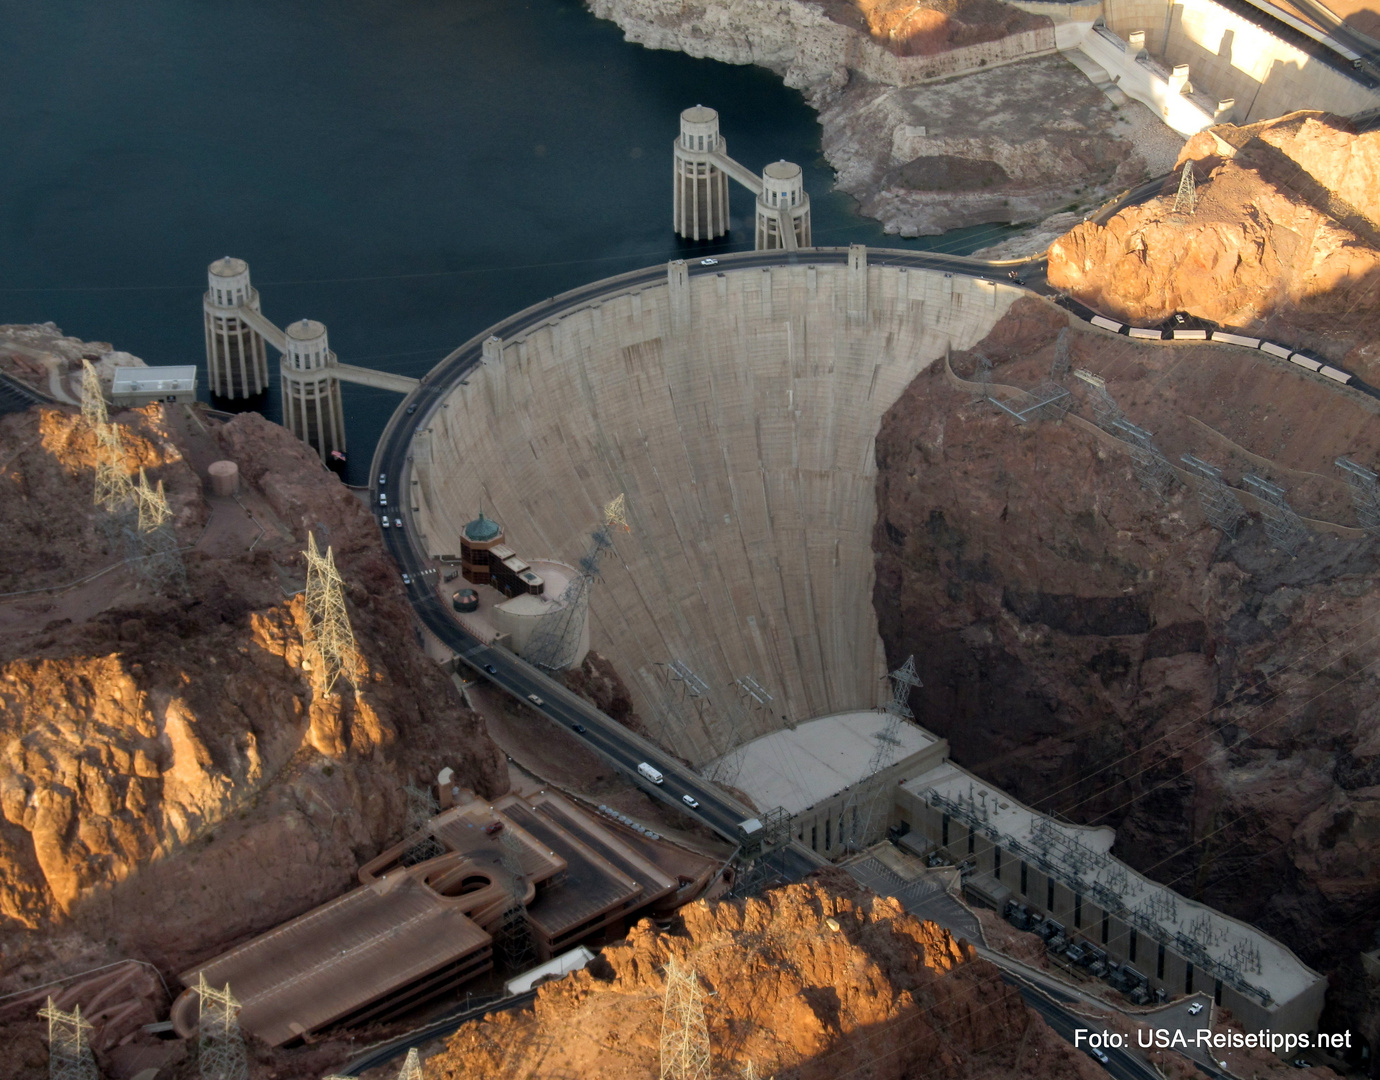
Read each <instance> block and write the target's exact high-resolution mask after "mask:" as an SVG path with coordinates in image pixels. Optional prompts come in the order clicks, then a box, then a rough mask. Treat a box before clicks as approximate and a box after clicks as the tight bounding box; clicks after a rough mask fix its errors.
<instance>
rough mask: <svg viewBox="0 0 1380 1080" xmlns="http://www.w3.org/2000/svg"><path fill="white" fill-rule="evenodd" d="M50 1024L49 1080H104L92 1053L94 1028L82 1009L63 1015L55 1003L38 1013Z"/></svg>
mask: <svg viewBox="0 0 1380 1080" xmlns="http://www.w3.org/2000/svg"><path fill="white" fill-rule="evenodd" d="M38 1015H39V1017H40V1018H41V1019H44V1020H47V1021H48V1080H100V1073H99V1072H97V1071H96V1059H95V1058H94V1057H93V1056H92V1054H91V1030H92V1028H91V1025H90V1024H88V1023H87V1022H86V1021H85V1020H83V1019H82V1018H81V1006H80V1005H78V1006H77V1007H76V1008H75V1009H73V1010H72V1011H71V1012H63V1011H62V1010H61V1009H59V1008H58V1007H57V1006H56V1005H54V1004H53V999H52V996H51V995H49V997H48V1004H47V1005H45V1006H44V1007H43V1008H41V1009H40V1010H39V1011H38Z"/></svg>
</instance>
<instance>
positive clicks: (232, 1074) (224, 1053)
mask: <svg viewBox="0 0 1380 1080" xmlns="http://www.w3.org/2000/svg"><path fill="white" fill-rule="evenodd" d="M196 992H197V997H198V998H199V999H200V1002H201V1014H200V1018H199V1020H198V1023H197V1032H198V1035H199V1036H200V1042H199V1044H198V1047H197V1062H198V1064H199V1065H200V1067H201V1080H249V1059H248V1057H247V1056H246V1054H245V1050H244V1035H243V1034H241V1033H240V1003H239V1001H238V1000H236V998H235V995H234V994H232V993H231V992H230V984H229V983H226V984H225V989H223V990H217V989H215V988H214V987H212V986H210V985H209V984H208V983H207V982H206V973H205V972H204V971H203V972H201V973H200V974H199V975H198V977H197V986H196Z"/></svg>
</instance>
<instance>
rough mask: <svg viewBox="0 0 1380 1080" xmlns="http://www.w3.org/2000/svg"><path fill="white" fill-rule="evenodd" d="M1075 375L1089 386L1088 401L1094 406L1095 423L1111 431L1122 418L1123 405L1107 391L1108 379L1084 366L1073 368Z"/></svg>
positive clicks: (1104, 429)
mask: <svg viewBox="0 0 1380 1080" xmlns="http://www.w3.org/2000/svg"><path fill="white" fill-rule="evenodd" d="M1073 374H1074V377H1075V378H1077V379H1078V380H1079V381H1080V382H1081V383H1083V385H1084V386H1085V387H1087V393H1088V403H1089V405H1091V406H1092V413H1093V423H1095V424H1096V425H1097V426H1098V427H1100V428H1101V429H1102V430H1103V431H1111V432H1112V434H1114V435H1115V434H1116V432H1114V431H1112V425H1113V424H1115V423H1116V422H1117V421H1118V420H1120V419H1122V415H1121V406H1119V405H1118V404H1117V403H1116V402H1115V401H1114V400H1113V399H1112V395H1111V394H1109V393H1107V381H1106V380H1105V379H1104V378H1102V376H1101V375H1094V374H1093V373H1092V372H1091V371H1085V370H1083V369H1082V368H1074V369H1073Z"/></svg>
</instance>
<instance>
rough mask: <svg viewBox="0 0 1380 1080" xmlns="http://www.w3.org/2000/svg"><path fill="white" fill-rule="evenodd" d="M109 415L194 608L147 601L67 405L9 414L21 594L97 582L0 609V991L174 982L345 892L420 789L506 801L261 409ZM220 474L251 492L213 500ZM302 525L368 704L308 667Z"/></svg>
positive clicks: (374, 552)
mask: <svg viewBox="0 0 1380 1080" xmlns="http://www.w3.org/2000/svg"><path fill="white" fill-rule="evenodd" d="M118 420H119V422H120V423H121V425H122V427H123V428H124V430H125V432H126V440H125V441H126V450H127V453H128V462H129V464H130V465H133V464H135V463H136V462H137V463H139V464H143V465H145V466H146V467H147V468H148V470H149V474H150V476H151V478H153V479H161V480H163V482H164V484H165V486H166V488H167V490H168V492H169V498H170V502H171V503H172V506H173V509H174V512H175V518H176V521H177V530H178V538H179V541H180V542H181V544H182V545H183V546H184V549H185V550H184V556H185V561H186V567H187V585H186V588H185V591H180V590H175V591H173V592H171V593H170V594H168V595H159V594H157V593H154V592H152V591H150V589H149V587H148V586H147V585H145V584H143V583H141V582H140V581H139V580H138V579H137V578H135V577H134V576H133V575H132V573H131V571H130V569H129V567H128V566H127V565H124V564H122V563H121V562H120V559H121V557H122V554H123V552H122V548H121V547H120V544H119V540H118V537H117V538H115V539H114V540H107V539H106V537H105V536H104V535H103V533H102V530H101V524H102V518H103V512H102V511H98V510H96V509H95V508H93V507H92V506H91V505H90V492H91V490H92V483H93V479H92V465H93V462H94V456H93V447H92V446H91V440H90V436H89V433H88V432H87V431H86V430H85V428H84V426H83V423H82V421H81V418H80V416H79V415H76V413H75V410H71V409H66V410H63V409H54V408H36V409H32V410H30V411H28V412H27V413H21V414H13V415H9V416H6V417H4V418H3V419H0V460H3V461H4V463H5V464H4V469H3V472H2V473H0V504H3V505H4V507H5V515H4V519H3V524H2V525H0V532H3V536H4V539H5V542H6V545H7V547H8V548H9V550H10V551H11V552H17V553H18V554H17V556H16V557H15V558H14V559H13V560H12V561H7V563H6V574H7V577H6V579H5V586H6V591H7V592H10V593H14V592H15V591H16V590H17V589H25V588H27V589H34V588H39V587H42V586H47V585H52V584H54V583H56V582H59V581H62V582H75V581H77V580H78V579H79V578H81V577H83V576H84V575H88V574H91V573H92V572H93V571H99V570H103V569H105V571H106V572H104V573H102V574H101V575H100V576H99V577H97V578H96V579H94V580H92V581H89V582H86V583H85V584H78V585H76V586H75V587H72V588H69V589H65V590H60V591H56V592H53V591H44V592H38V593H30V594H25V595H20V596H13V595H11V596H7V597H3V598H0V600H3V602H0V868H2V869H0V955H2V956H3V957H4V963H3V965H0V967H3V977H0V992H8V991H13V990H21V989H23V988H24V987H26V986H29V985H33V984H35V983H39V982H42V981H44V980H45V979H48V978H53V977H57V976H63V975H67V974H70V973H73V972H75V971H79V970H82V969H84V968H86V967H92V966H95V965H97V964H100V963H104V962H108V961H109V960H110V959H114V958H116V957H121V956H133V957H136V958H138V959H144V960H151V961H153V962H154V963H156V964H158V965H159V966H160V967H162V968H163V969H164V970H165V971H166V970H169V969H172V970H176V969H178V968H180V967H182V966H185V965H187V964H189V963H192V962H194V961H195V960H197V959H199V958H200V957H202V956H205V955H210V954H214V953H217V952H219V951H222V950H223V949H224V948H226V947H228V946H229V945H231V944H232V943H233V942H234V941H235V940H236V939H239V938H242V937H244V936H247V935H250V934H254V933H257V932H260V931H262V930H264V929H267V928H268V927H270V926H272V925H274V924H275V923H277V922H279V921H281V920H283V919H285V918H288V917H290V916H292V915H295V914H298V913H299V912H301V911H303V910H306V909H308V908H310V907H312V906H313V905H315V904H317V903H320V902H321V901H323V900H325V899H327V898H328V897H330V896H332V895H334V894H336V893H338V892H339V891H340V890H342V889H344V888H346V887H348V886H349V884H350V883H351V881H352V880H353V878H354V875H355V871H356V868H357V866H358V865H359V863H360V861H361V860H364V859H368V858H371V857H372V856H373V855H374V854H376V853H377V852H378V850H379V849H380V848H381V847H383V846H385V845H386V844H387V843H391V842H393V841H394V840H395V839H396V837H397V835H398V834H399V831H400V830H401V828H402V827H403V820H404V813H405V805H404V804H405V799H404V795H403V785H404V784H405V783H425V782H426V781H427V779H428V778H429V777H431V776H434V774H435V772H436V771H437V769H439V768H440V767H441V766H442V765H450V766H452V767H453V768H455V769H456V772H457V774H458V776H459V778H460V781H461V782H462V783H464V784H466V785H468V786H471V787H473V788H475V789H476V790H478V791H480V792H483V793H485V794H490V795H494V794H499V793H501V792H503V791H506V790H507V787H508V782H507V772H506V765H505V763H504V762H503V758H502V755H501V754H499V752H498V751H497V749H496V748H495V747H494V746H493V745H492V743H490V742H489V740H488V737H487V734H486V733H485V731H484V728H483V723H482V721H481V720H480V718H479V717H478V716H477V715H476V714H474V713H472V712H470V711H469V710H467V709H465V708H464V707H463V706H462V705H461V703H460V701H459V698H458V695H457V693H456V691H455V689H454V687H453V686H452V685H451V683H450V681H449V680H448V679H447V678H446V677H445V676H444V674H443V673H442V672H441V671H440V670H439V669H438V668H437V667H436V666H435V665H434V664H433V663H432V662H430V661H429V660H428V659H427V658H426V657H425V655H424V654H423V652H422V650H421V648H420V646H419V645H418V644H417V642H416V640H415V637H414V636H413V634H412V632H411V630H410V626H411V619H410V612H409V610H408V607H407V604H406V602H405V599H404V597H403V595H402V592H401V589H400V587H399V584H398V578H397V573H396V569H395V568H394V567H393V565H392V563H391V560H389V559H388V557H387V556H386V555H385V554H384V552H383V550H382V547H381V545H380V543H379V536H378V531H377V526H376V524H375V523H374V520H373V518H372V516H371V515H370V514H369V512H368V509H367V507H366V506H365V505H364V503H363V502H362V501H361V500H360V499H359V498H357V497H356V496H355V495H354V494H352V493H351V492H350V491H349V490H348V489H346V488H345V487H344V485H342V484H340V483H339V481H338V480H336V479H335V477H334V476H332V475H331V474H329V473H327V472H325V471H324V470H323V469H322V468H321V466H320V464H319V462H318V461H317V459H316V457H315V456H314V455H313V454H312V453H311V452H310V450H308V449H307V448H306V447H305V446H303V445H302V444H301V443H299V442H298V441H297V440H295V439H294V438H293V437H292V436H291V435H290V434H289V433H288V432H287V431H286V430H285V429H283V428H280V427H278V426H277V425H274V424H270V423H268V422H267V421H265V420H263V419H262V417H260V416H258V415H257V414H252V413H251V414H244V415H241V416H239V417H237V418H236V419H234V420H233V421H231V422H230V423H228V424H225V425H224V426H217V425H216V424H215V423H214V422H213V421H211V420H210V419H209V418H206V419H205V420H204V421H203V420H202V419H200V418H198V417H194V416H192V415H191V414H190V413H189V412H187V411H185V410H183V409H182V407H172V406H169V407H166V408H165V407H161V406H150V407H148V408H147V409H144V410H139V411H137V412H126V413H122V414H120V415H119V416H118ZM222 457H229V458H231V459H232V460H235V461H237V462H238V464H239V466H240V475H241V479H242V481H243V483H242V487H241V492H240V496H239V498H238V500H235V499H228V498H221V499H215V498H209V497H204V496H203V495H202V494H201V477H200V475H199V470H200V469H201V468H202V467H203V466H204V463H205V462H206V461H208V460H213V459H215V458H222ZM246 514H248V515H249V521H248V522H247V523H246V521H245V515H246ZM307 528H311V529H313V530H314V531H315V532H316V534H317V536H318V538H319V539H320V540H321V541H322V543H323V545H324V544H330V545H332V546H333V548H334V555H335V558H336V560H337V565H338V566H339V567H340V569H341V572H342V575H343V576H344V578H345V580H346V582H347V590H348V593H347V606H348V610H349V615H350V618H351V622H352V625H353V627H354V631H355V635H356V640H357V642H358V645H359V647H360V649H361V652H362V655H363V663H364V673H363V676H362V678H361V680H360V685H359V689H358V691H354V690H351V689H350V688H349V686H348V685H346V684H344V683H343V682H342V683H341V684H339V685H338V686H337V688H336V692H335V693H332V694H329V695H326V694H322V693H320V692H319V691H318V690H317V689H316V688H315V687H314V686H313V683H312V681H311V678H310V673H309V672H308V671H307V670H305V666H306V665H305V664H304V658H303V632H304V629H305V627H306V621H305V617H304V611H303V601H302V597H301V595H300V594H297V590H299V589H300V588H301V585H302V583H303V568H302V562H301V557H300V551H301V549H302V547H303V546H304V539H305V532H306V529H307ZM256 529H257V530H259V531H257V532H256ZM251 544H252V547H253V550H250V547H251ZM106 568H109V569H106Z"/></svg>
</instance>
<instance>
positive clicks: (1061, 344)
mask: <svg viewBox="0 0 1380 1080" xmlns="http://www.w3.org/2000/svg"><path fill="white" fill-rule="evenodd" d="M1072 364H1073V361H1072V356H1071V355H1070V351H1069V328H1068V327H1067V326H1065V327H1064V328H1063V329H1061V330H1060V331H1059V336H1058V338H1056V339H1055V342H1054V360H1053V362H1052V363H1051V364H1050V365H1049V377H1050V379H1051V380H1052V381H1053V382H1058V381H1059V380H1060V379H1062V378H1064V377H1065V376H1067V375H1068V373H1069V370H1070V368H1071V367H1072Z"/></svg>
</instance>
